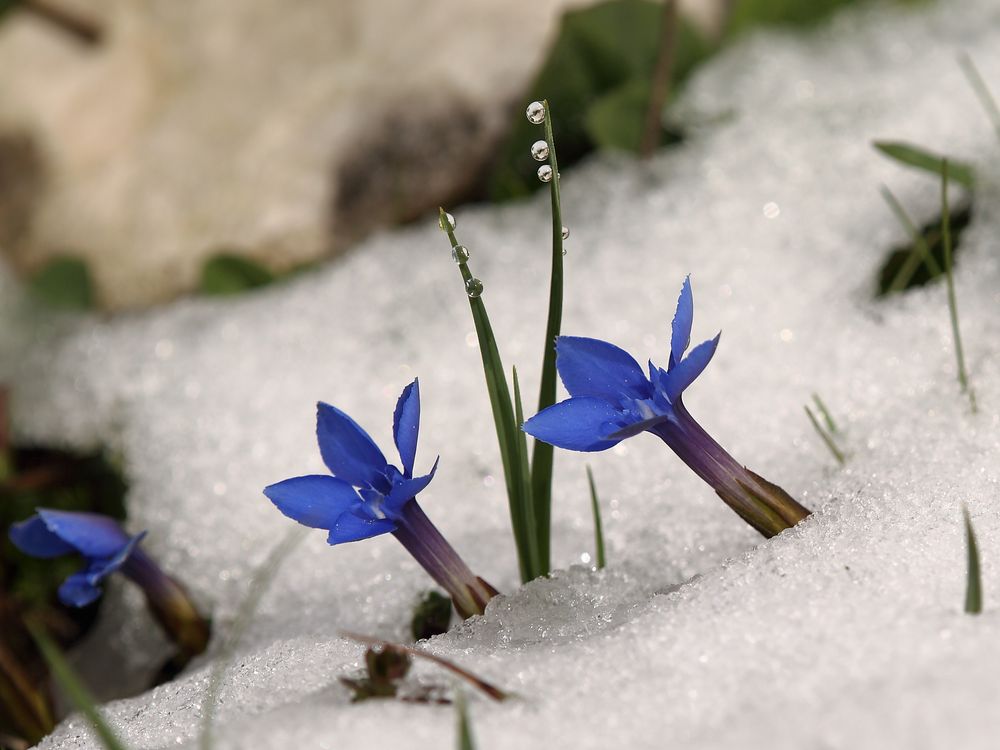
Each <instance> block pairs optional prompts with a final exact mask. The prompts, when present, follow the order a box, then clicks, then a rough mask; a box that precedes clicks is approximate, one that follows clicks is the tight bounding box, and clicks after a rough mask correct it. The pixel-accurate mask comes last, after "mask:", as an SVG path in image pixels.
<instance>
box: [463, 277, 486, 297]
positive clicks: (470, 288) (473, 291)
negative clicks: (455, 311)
mask: <svg viewBox="0 0 1000 750" xmlns="http://www.w3.org/2000/svg"><path fill="white" fill-rule="evenodd" d="M465 293H466V294H468V295H469V296H470V297H472V298H473V299H475V298H476V297H478V296H479V295H480V294H482V293H483V282H481V281H480V280H479V279H477V278H475V277H473V278H471V279H469V280H468V281H466V282H465Z"/></svg>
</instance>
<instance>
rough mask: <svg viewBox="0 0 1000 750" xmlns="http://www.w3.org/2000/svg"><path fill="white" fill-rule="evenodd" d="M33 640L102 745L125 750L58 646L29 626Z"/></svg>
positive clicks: (110, 749) (116, 749) (39, 631)
mask: <svg viewBox="0 0 1000 750" xmlns="http://www.w3.org/2000/svg"><path fill="white" fill-rule="evenodd" d="M28 629H29V630H30V631H31V636H32V638H34V639H35V643H37V644H38V650H39V651H41V652H42V657H43V658H44V659H45V661H46V662H47V663H48V665H49V670H50V671H51V672H52V676H53V678H55V680H56V682H57V683H58V684H59V686H60V687H61V688H62V689H63V690H64V691H65V693H66V695H67V696H68V697H69V699H70V700H71V701H72V702H73V705H74V706H75V707H76V709H77V710H78V711H79V712H80V713H81V714H83V716H84V718H86V719H87V721H88V722H89V723H90V726H91V727H93V729H94V732H96V733H97V736H98V738H99V739H100V741H101V744H102V745H103V746H104V747H105V748H106V750H125V744H124V743H123V742H122V741H121V740H120V739H119V738H118V735H117V734H116V733H115V731H114V730H113V729H112V728H111V726H110V725H109V724H108V722H107V721H106V720H105V718H104V717H103V716H102V715H101V712H100V711H98V710H97V706H96V705H95V703H94V699H93V698H92V697H91V695H90V693H89V691H88V690H87V688H85V687H84V686H83V683H82V682H81V681H80V678H79V677H77V676H76V673H75V672H74V671H73V668H72V667H71V666H70V665H69V662H67V661H66V658H65V657H64V656H63V655H62V652H61V651H60V650H59V648H58V647H57V646H56V644H55V643H53V642H52V640H51V639H50V638H49V637H48V636H47V635H46V634H45V632H44V631H43V630H42V629H41V628H39V627H37V626H34V625H28Z"/></svg>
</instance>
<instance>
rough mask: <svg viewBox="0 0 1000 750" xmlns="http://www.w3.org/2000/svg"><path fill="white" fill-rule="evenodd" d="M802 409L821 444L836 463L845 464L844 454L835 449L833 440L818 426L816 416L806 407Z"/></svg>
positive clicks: (835, 445)
mask: <svg viewBox="0 0 1000 750" xmlns="http://www.w3.org/2000/svg"><path fill="white" fill-rule="evenodd" d="M803 408H804V409H805V410H806V416H807V417H809V422H810V423H811V424H812V426H813V429H814V430H816V434H817V435H819V436H820V438H821V439H822V440H823V444H824V445H826V447H827V448H828V449H829V450H830V453H832V454H833V457H834V458H835V459H837V463H838V464H840V465H841V466H843V465H844V464H845V463H846V459H845V458H844V454H843V453H842V452H841V451H840V448H838V447H837V444H836V443H834V442H833V438H832V437H830V436H829V435H828V434H827V433H826V431H825V430H824V429H823V427H822V426H821V425H820V423H819V420H818V419H816V415H815V414H813V411H812V409H810V408H809V407H808V406H805V407H803Z"/></svg>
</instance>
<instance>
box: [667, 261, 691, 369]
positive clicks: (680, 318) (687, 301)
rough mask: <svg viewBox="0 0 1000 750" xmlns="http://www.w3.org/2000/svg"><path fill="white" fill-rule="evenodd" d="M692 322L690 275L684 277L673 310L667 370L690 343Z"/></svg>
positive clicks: (675, 362)
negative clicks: (675, 307)
mask: <svg viewBox="0 0 1000 750" xmlns="http://www.w3.org/2000/svg"><path fill="white" fill-rule="evenodd" d="M692 323H694V297H693V296H692V294H691V277H690V276H685V277H684V284H683V285H682V286H681V294H680V297H678V298H677V309H676V310H675V311H674V321H673V323H671V325H670V328H671V330H670V362H669V364H668V365H667V369H668V370H672V369H674V366H676V365H677V364H678V363H679V362H680V361H681V357H683V356H684V352H686V351H687V348H688V345H689V344H690V343H691V324H692Z"/></svg>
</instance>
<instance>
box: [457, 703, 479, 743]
mask: <svg viewBox="0 0 1000 750" xmlns="http://www.w3.org/2000/svg"><path fill="white" fill-rule="evenodd" d="M455 712H456V713H457V715H458V750H476V739H475V737H473V736H472V722H470V721H469V707H468V706H467V705H466V703H465V693H463V692H462V690H461V689H457V690H456V691H455Z"/></svg>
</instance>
